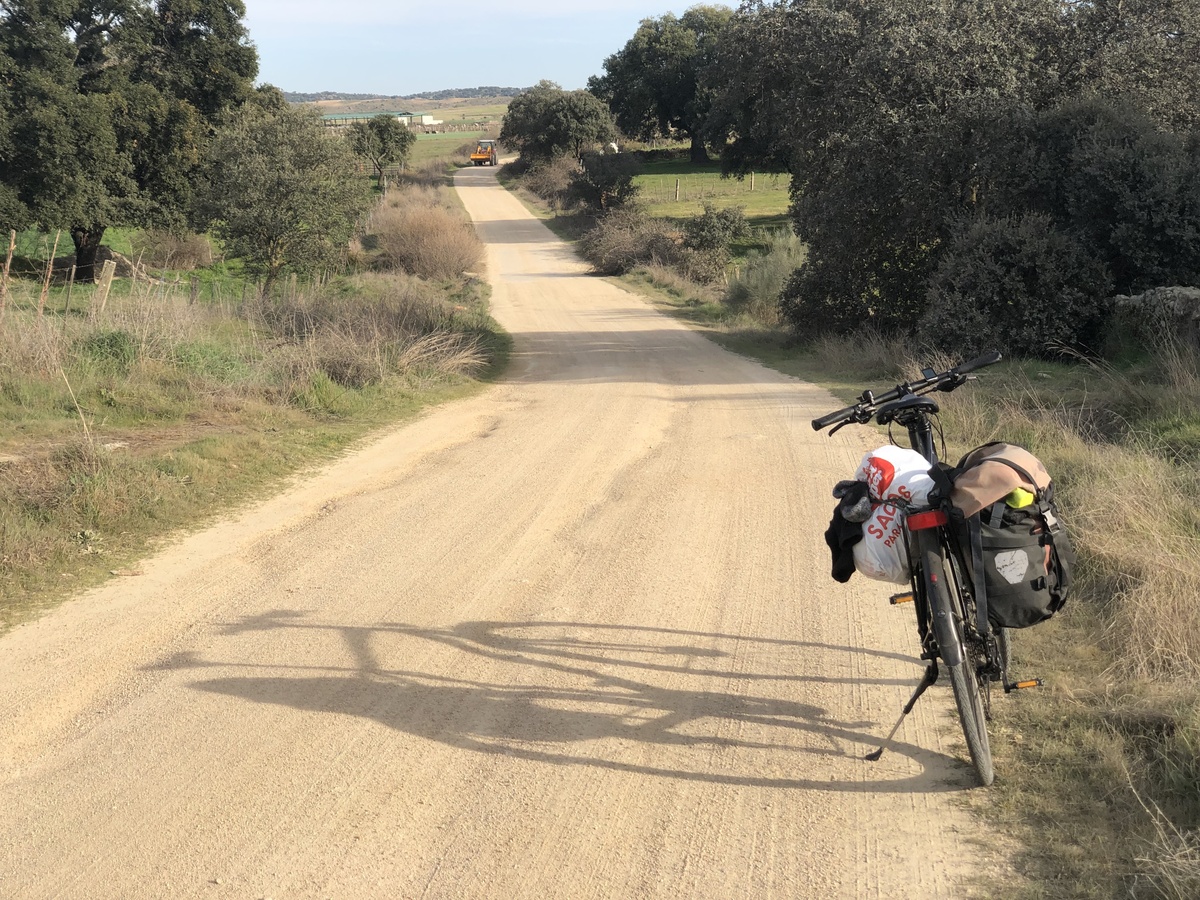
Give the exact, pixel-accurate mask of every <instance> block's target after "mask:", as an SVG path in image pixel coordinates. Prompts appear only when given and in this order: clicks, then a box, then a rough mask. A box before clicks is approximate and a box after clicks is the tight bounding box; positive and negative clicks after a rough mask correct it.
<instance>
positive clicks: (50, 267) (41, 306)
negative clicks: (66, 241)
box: [38, 228, 62, 319]
mask: <svg viewBox="0 0 1200 900" xmlns="http://www.w3.org/2000/svg"><path fill="white" fill-rule="evenodd" d="M61 237H62V229H61V228H60V229H59V230H58V231H56V232H55V233H54V246H53V247H52V248H51V249H50V258H49V259H48V260H46V280H45V281H43V282H42V293H41V296H39V297H38V318H39V319H40V318H41V317H42V312H43V310H45V308H46V298H47V297H48V296H49V295H50V276H51V275H52V274H54V254H55V253H57V252H58V239H59V238H61Z"/></svg>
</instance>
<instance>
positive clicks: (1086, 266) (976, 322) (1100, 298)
mask: <svg viewBox="0 0 1200 900" xmlns="http://www.w3.org/2000/svg"><path fill="white" fill-rule="evenodd" d="M1111 286H1112V280H1111V278H1110V276H1109V273H1108V270H1107V269H1106V268H1105V267H1104V265H1103V264H1102V263H1101V262H1099V261H1098V260H1097V259H1095V258H1094V257H1093V256H1091V255H1090V254H1089V253H1088V252H1087V251H1086V250H1085V249H1084V248H1083V247H1081V246H1080V245H1079V244H1078V243H1077V242H1076V241H1074V240H1073V239H1072V238H1070V237H1068V236H1067V235H1065V234H1063V233H1061V232H1059V231H1057V230H1055V228H1054V226H1053V225H1052V223H1051V220H1050V218H1049V217H1048V216H1044V215H1036V214H1030V215H1025V216H1021V217H1018V218H1012V219H980V220H978V221H976V222H974V223H972V224H970V225H968V226H967V227H965V228H963V229H962V230H961V231H960V232H959V234H958V236H957V238H956V239H955V240H954V241H953V242H952V243H951V244H950V246H949V247H948V248H947V249H946V252H945V253H944V254H943V256H942V259H941V262H940V264H939V266H938V268H937V271H936V272H935V274H934V276H933V278H932V280H931V286H930V294H929V308H928V310H927V312H926V313H925V316H924V318H923V319H922V321H921V323H920V333H921V335H922V337H923V338H924V339H925V340H926V341H928V343H930V344H931V345H933V346H935V347H939V348H943V349H946V350H950V351H953V352H955V353H957V354H962V355H967V356H969V355H971V354H975V353H979V352H982V351H985V350H988V349H992V348H996V349H1001V350H1007V351H1010V352H1016V353H1017V354H1019V355H1033V356H1045V355H1049V354H1050V353H1051V352H1052V351H1053V349H1054V348H1061V347H1072V348H1088V347H1095V346H1097V344H1098V342H1099V340H1100V338H1101V335H1102V323H1103V317H1104V315H1105V313H1106V311H1107V309H1108V306H1109V304H1108V302H1107V300H1106V298H1107V297H1108V296H1109V294H1110V292H1111Z"/></svg>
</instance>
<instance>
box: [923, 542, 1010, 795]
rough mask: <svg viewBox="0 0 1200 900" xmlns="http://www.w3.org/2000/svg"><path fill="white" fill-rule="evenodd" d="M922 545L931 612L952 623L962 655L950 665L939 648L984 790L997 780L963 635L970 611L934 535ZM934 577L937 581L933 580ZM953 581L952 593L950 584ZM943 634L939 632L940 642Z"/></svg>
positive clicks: (969, 651)
mask: <svg viewBox="0 0 1200 900" xmlns="http://www.w3.org/2000/svg"><path fill="white" fill-rule="evenodd" d="M930 538H932V539H927V540H924V541H922V542H921V543H922V547H921V563H922V571H923V577H924V582H925V589H926V591H927V592H928V596H929V599H930V609H931V612H932V614H933V616H934V617H935V619H936V618H937V616H938V613H939V612H943V611H944V612H945V614H946V616H948V617H949V620H950V621H951V622H952V623H953V626H954V627H953V632H952V639H953V640H956V641H957V642H958V649H959V651H960V652H959V653H951V658H953V657H955V656H957V657H959V658H960V659H961V661H960V662H959V663H957V664H954V665H951V664H950V663H948V662H946V652H947V648H945V647H940V648H939V649H940V650H941V653H942V655H943V662H944V663H945V667H946V669H947V670H948V671H949V672H950V687H951V689H952V690H953V692H954V703H955V705H956V706H957V707H958V720H959V724H961V725H962V731H963V737H965V738H966V740H967V752H968V753H969V754H970V756H971V764H972V765H973V766H974V767H975V773H976V774H977V775H978V776H979V780H980V782H981V783H982V784H983V785H984V787H986V786H988V785H990V784H991V783H992V781H993V780H994V779H995V769H994V768H993V766H992V748H991V746H990V745H989V743H988V733H987V716H986V714H985V710H984V702H983V696H982V689H981V687H980V684H979V672H978V670H977V663H976V660H975V654H974V652H973V651H972V649H971V648H970V647H969V646H968V645H967V642H966V639H965V634H964V631H963V619H964V617H965V616H966V615H967V613H968V610H966V609H965V607H964V604H963V600H962V598H963V590H962V585H961V584H960V583H959V582H958V574H957V572H956V571H955V570H954V568H953V567H951V566H948V565H946V558H945V553H944V551H943V549H942V546H941V543H940V542H939V541H938V540H937V539H936V538H935V537H933V536H932V535H930ZM931 575H934V576H936V577H931ZM948 580H949V581H953V586H952V591H953V593H952V592H951V589H950V588H948V586H947V581H948ZM942 633H943V632H939V639H940V638H941V636H942Z"/></svg>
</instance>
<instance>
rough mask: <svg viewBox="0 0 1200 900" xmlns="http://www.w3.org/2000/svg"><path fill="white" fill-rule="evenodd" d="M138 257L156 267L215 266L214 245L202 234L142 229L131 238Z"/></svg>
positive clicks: (137, 259) (185, 268) (191, 267)
mask: <svg viewBox="0 0 1200 900" xmlns="http://www.w3.org/2000/svg"><path fill="white" fill-rule="evenodd" d="M130 244H131V245H132V248H133V256H134V259H135V260H136V261H138V262H140V263H142V264H143V265H147V266H150V267H151V268H155V269H182V270H185V271H187V270H191V269H196V268H201V267H203V266H211V265H212V262H213V248H212V244H211V243H210V242H209V240H208V238H207V237H205V236H204V235H202V234H184V235H176V234H171V233H170V232H169V231H155V230H152V231H142V232H139V233H137V234H135V235H133V237H132V238H130Z"/></svg>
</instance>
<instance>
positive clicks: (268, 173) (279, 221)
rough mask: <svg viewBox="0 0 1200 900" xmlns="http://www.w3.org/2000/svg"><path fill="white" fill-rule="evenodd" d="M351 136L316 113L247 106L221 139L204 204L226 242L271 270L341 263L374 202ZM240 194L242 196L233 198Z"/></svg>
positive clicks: (271, 278) (270, 280) (254, 266)
mask: <svg viewBox="0 0 1200 900" xmlns="http://www.w3.org/2000/svg"><path fill="white" fill-rule="evenodd" d="M354 162H355V160H354V154H353V151H352V150H351V149H350V145H349V143H348V142H347V141H345V140H342V139H341V138H340V137H339V136H337V135H330V134H328V133H327V131H326V129H325V128H324V127H323V126H322V125H321V123H320V120H319V119H318V118H317V116H316V114H315V113H311V112H307V111H302V110H294V109H291V108H287V107H285V108H283V109H275V110H263V109H262V108H260V107H259V106H258V105H250V106H247V107H246V108H245V109H244V110H243V111H242V112H240V113H239V114H237V115H235V116H234V117H233V120H232V121H231V122H230V123H229V124H228V125H227V126H225V127H223V128H222V129H220V130H219V131H218V132H217V134H216V136H215V137H214V138H213V141H212V145H211V153H210V163H209V167H208V172H207V177H206V178H205V179H204V182H203V188H202V192H201V201H202V206H203V208H204V209H205V210H206V212H207V214H208V215H209V216H211V217H212V220H213V222H212V227H213V231H214V232H215V233H216V235H217V236H218V237H219V238H220V239H221V240H222V241H224V243H225V247H226V249H227V250H228V251H229V252H231V253H232V254H233V255H235V256H239V257H242V258H243V259H245V260H247V262H248V264H249V267H250V269H251V271H255V272H259V273H261V274H262V275H264V276H265V283H264V285H263V292H264V293H269V292H270V290H271V287H272V285H274V283H275V281H276V279H277V278H278V277H279V276H280V275H281V274H283V273H285V272H288V271H292V272H316V271H320V270H321V269H322V268H326V267H329V266H334V265H337V264H338V263H339V262H340V261H341V260H342V258H343V256H344V254H345V251H346V245H347V242H348V241H349V239H350V237H351V236H352V235H353V233H354V230H355V228H356V227H357V225H358V224H359V221H360V219H361V218H362V216H363V215H365V213H366V211H367V209H368V207H369V206H370V192H369V187H368V185H367V182H366V181H365V180H364V179H363V178H361V177H360V176H356V175H355V173H354ZM231 198H235V202H231Z"/></svg>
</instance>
